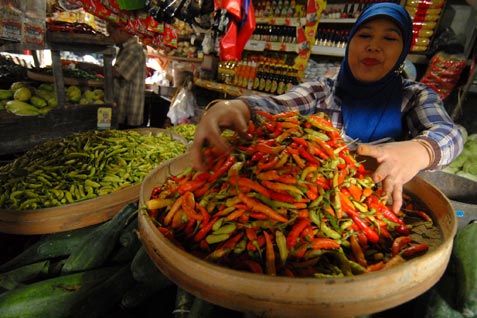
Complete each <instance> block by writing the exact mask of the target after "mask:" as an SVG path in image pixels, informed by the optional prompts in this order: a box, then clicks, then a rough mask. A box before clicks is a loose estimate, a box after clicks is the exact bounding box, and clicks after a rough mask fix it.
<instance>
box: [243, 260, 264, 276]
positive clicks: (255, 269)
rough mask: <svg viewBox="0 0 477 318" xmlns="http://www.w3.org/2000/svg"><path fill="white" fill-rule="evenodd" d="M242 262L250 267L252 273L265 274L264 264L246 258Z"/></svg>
mask: <svg viewBox="0 0 477 318" xmlns="http://www.w3.org/2000/svg"><path fill="white" fill-rule="evenodd" d="M241 264H243V265H245V267H246V268H248V269H249V270H250V271H251V272H252V273H256V274H263V269H262V265H260V263H258V262H255V261H252V260H251V259H246V260H243V261H242V262H241ZM240 267H242V266H240Z"/></svg>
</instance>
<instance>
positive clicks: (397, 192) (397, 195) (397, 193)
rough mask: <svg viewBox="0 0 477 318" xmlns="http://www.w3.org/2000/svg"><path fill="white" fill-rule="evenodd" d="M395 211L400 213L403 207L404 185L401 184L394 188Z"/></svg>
mask: <svg viewBox="0 0 477 318" xmlns="http://www.w3.org/2000/svg"><path fill="white" fill-rule="evenodd" d="M392 193H393V206H392V209H393V212H394V213H398V212H399V210H400V209H401V207H402V201H403V200H402V185H401V186H394V189H393V192H392Z"/></svg>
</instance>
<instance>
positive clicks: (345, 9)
mask: <svg viewBox="0 0 477 318" xmlns="http://www.w3.org/2000/svg"><path fill="white" fill-rule="evenodd" d="M377 1H380V0H359V1H345V2H341V3H336V4H333V3H331V4H330V3H328V4H327V6H326V9H325V10H323V13H322V15H321V19H320V24H319V26H318V30H317V32H316V40H315V43H314V45H313V47H312V48H311V53H312V54H314V55H326V56H334V57H343V56H344V54H345V47H346V44H347V42H348V35H349V31H350V30H351V27H352V26H353V24H354V23H355V22H356V19H357V18H358V16H359V15H360V13H361V11H363V9H364V8H366V7H367V6H368V5H370V4H371V3H373V2H377Z"/></svg>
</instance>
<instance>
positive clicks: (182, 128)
mask: <svg viewBox="0 0 477 318" xmlns="http://www.w3.org/2000/svg"><path fill="white" fill-rule="evenodd" d="M196 127H197V126H196V124H188V123H184V124H179V125H174V126H171V127H169V130H172V131H173V132H175V133H178V134H179V135H181V136H182V137H184V138H185V139H186V140H187V141H188V142H191V141H193V140H194V136H195V129H196Z"/></svg>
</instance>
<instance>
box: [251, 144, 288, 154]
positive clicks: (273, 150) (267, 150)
mask: <svg viewBox="0 0 477 318" xmlns="http://www.w3.org/2000/svg"><path fill="white" fill-rule="evenodd" d="M255 149H257V151H259V152H261V153H264V154H267V155H277V154H279V153H280V152H282V151H283V150H284V149H285V147H284V146H270V145H267V144H265V143H258V144H257V145H255Z"/></svg>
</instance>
